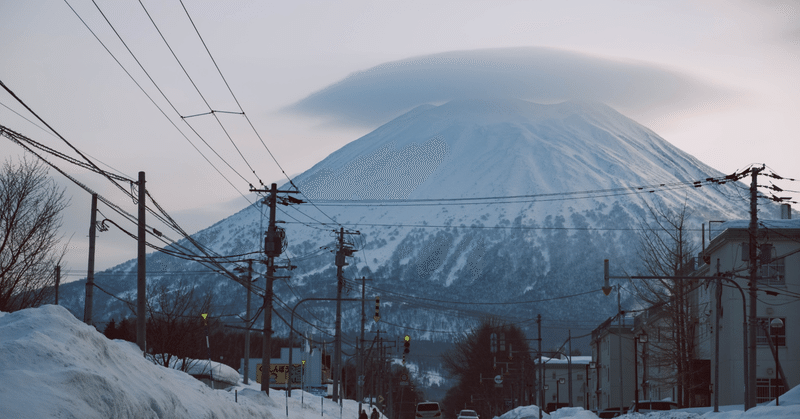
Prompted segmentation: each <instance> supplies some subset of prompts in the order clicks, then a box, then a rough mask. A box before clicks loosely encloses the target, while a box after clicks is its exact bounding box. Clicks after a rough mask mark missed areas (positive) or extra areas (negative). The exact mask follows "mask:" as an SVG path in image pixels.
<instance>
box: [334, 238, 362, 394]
mask: <svg viewBox="0 0 800 419" xmlns="http://www.w3.org/2000/svg"><path fill="white" fill-rule="evenodd" d="M345 234H361V233H359V232H358V231H356V232H345V231H344V227H341V228H340V229H339V245H338V248H337V250H336V259H335V262H336V332H335V340H336V342H335V344H334V350H333V358H334V359H333V360H332V361H331V366H332V370H333V401H334V402H339V401H341V400H340V399H341V398H340V397H339V386H340V381H341V379H342V371H341V368H342V288H343V287H344V267H345V266H347V261H346V257H348V256H353V252H355V250H353V249H352V248H351V247H347V246H345V244H344V235H345Z"/></svg>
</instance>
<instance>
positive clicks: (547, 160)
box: [62, 99, 748, 341]
mask: <svg viewBox="0 0 800 419" xmlns="http://www.w3.org/2000/svg"><path fill="white" fill-rule="evenodd" d="M722 175H723V174H722V173H720V172H718V171H716V170H714V169H712V168H711V167H709V166H707V165H705V164H703V163H702V162H700V161H698V160H697V159H695V158H694V157H692V156H690V155H688V154H686V153H684V152H682V151H681V150H679V149H677V148H675V147H673V146H672V145H670V144H669V143H668V142H667V141H665V140H664V139H662V138H661V137H659V136H658V135H657V134H655V133H654V132H652V131H650V130H649V129H647V128H645V127H643V126H641V125H639V124H638V123H636V122H635V121H633V120H631V119H629V118H627V117H625V116H623V115H621V114H619V113H618V112H616V111H615V110H613V109H611V108H609V107H607V106H605V105H603V104H600V103H589V102H565V103H559V104H550V105H543V104H535V103H530V102H526V101H521V100H506V99H504V100H496V101H492V100H466V99H464V100H456V101H451V102H447V103H444V104H441V105H438V106H434V105H424V106H420V107H418V108H416V109H413V110H412V111H410V112H408V113H406V114H404V115H402V116H400V117H398V118H396V119H394V120H392V121H390V122H388V123H386V124H385V125H383V126H381V127H379V128H378V129H376V130H375V131H373V132H371V133H370V134H368V135H365V136H364V137H362V138H359V139H357V140H355V141H353V142H351V143H350V144H348V145H346V146H344V147H342V148H341V149H339V150H338V151H336V152H334V153H332V154H331V155H330V156H328V157H327V158H325V159H324V160H322V161H320V162H319V163H318V164H317V165H315V166H314V167H312V168H311V169H309V170H308V171H306V172H304V173H302V174H301V175H299V176H297V177H296V178H295V179H294V184H295V185H297V186H298V187H299V189H300V190H301V191H302V192H303V195H301V196H298V197H299V198H302V199H307V200H310V201H311V203H310V204H309V203H306V204H302V205H292V206H288V207H284V206H279V213H278V219H279V220H280V221H283V222H285V223H281V224H279V225H280V226H282V227H283V228H285V230H286V237H287V243H288V248H287V250H286V251H285V252H284V254H283V255H282V257H285V258H288V259H289V260H290V264H292V265H296V266H297V269H295V270H294V271H292V272H291V278H290V279H285V280H279V281H276V283H275V291H276V296H277V302H276V307H277V309H278V310H279V312H282V314H281V315H282V316H283V317H284V318H286V319H288V311H289V309H291V308H292V307H293V306H294V305H295V304H296V303H297V302H298V301H299V300H301V299H303V298H307V297H333V296H335V291H336V267H335V265H334V256H333V253H332V252H333V250H334V248H335V241H336V234H335V231H338V230H339V229H340V228H342V227H343V228H345V229H346V230H349V231H356V230H357V231H359V232H360V235H347V236H346V241H348V242H350V243H352V244H353V245H354V247H355V248H356V249H357V250H358V252H357V253H356V257H355V258H354V259H352V260H351V261H350V265H349V266H347V267H346V268H345V277H346V278H347V279H348V281H347V284H348V287H347V289H348V292H349V293H348V295H347V297H350V298H353V297H360V288H359V287H358V286H357V285H360V283H361V281H356V280H357V279H360V278H362V277H366V278H369V279H370V280H369V281H367V289H368V291H367V296H368V299H369V300H371V299H372V297H373V296H374V295H380V296H381V302H382V308H381V310H382V311H381V321H380V322H379V323H378V324H377V325H376V324H375V322H373V321H369V322H368V325H369V327H370V328H371V330H375V329H376V327H378V326H379V327H380V328H381V330H383V331H386V330H387V329H389V330H395V331H398V332H399V333H405V332H409V331H413V333H414V335H415V338H416V339H429V340H434V341H449V340H452V338H453V337H454V336H456V335H457V334H458V333H460V332H461V331H463V330H464V329H465V328H466V327H469V326H470V325H472V324H474V322H475V321H477V320H479V319H481V318H484V317H486V316H487V315H488V314H487V313H491V314H492V315H496V316H502V317H504V318H506V319H508V320H509V321H516V322H520V324H521V325H523V326H524V327H528V326H534V324H533V322H532V321H530V319H532V318H534V317H535V316H536V315H537V314H542V316H543V324H545V325H546V324H550V325H554V324H558V325H565V324H569V322H571V324H574V325H575V327H583V328H589V329H591V328H592V327H594V326H592V325H593V324H596V323H599V321H601V320H602V319H603V318H604V317H603V316H606V315H609V314H610V313H612V312H613V311H615V310H616V302H615V301H611V299H610V298H607V297H603V296H602V294H601V293H599V292H590V291H592V290H597V289H599V287H600V285H601V282H602V261H603V259H611V260H613V261H614V262H613V263H614V265H615V266H619V267H624V268H625V269H627V270H628V271H629V272H630V271H635V270H636V269H637V267H638V261H637V259H636V256H635V253H636V241H637V237H638V236H637V232H636V231H635V229H636V227H637V226H638V217H639V216H640V215H641V214H643V206H644V205H645V203H647V202H652V201H653V200H658V201H660V202H661V203H662V204H664V205H669V206H680V205H683V204H684V203H686V204H687V205H688V206H689V207H690V208H691V216H692V223H693V225H694V226H696V228H697V229H698V230H699V229H700V224H701V223H702V222H705V221H707V220H720V219H732V218H744V217H745V216H746V211H747V209H748V206H747V203H746V202H744V201H742V199H741V198H740V196H739V194H738V192H739V190H740V189H741V188H742V187H743V186H742V185H735V184H731V183H728V184H724V185H712V186H704V187H692V186H691V185H689V183H690V182H692V181H698V180H705V179H707V178H710V177H718V176H722ZM639 187H643V188H639ZM290 188H291V185H282V186H280V189H281V190H286V189H290ZM651 191H652V192H651ZM266 214H267V211H266V206H264V205H260V203H259V204H256V205H253V206H250V207H247V208H245V209H243V210H242V211H240V212H238V213H236V214H234V215H232V216H230V217H228V218H226V219H224V220H222V221H220V222H218V223H217V224H214V225H213V226H211V227H209V228H207V229H205V230H203V231H201V232H199V233H197V234H196V235H194V238H195V239H196V240H198V241H199V242H201V243H203V245H205V246H207V247H208V248H210V249H213V250H214V251H216V252H217V253H219V254H222V255H232V254H244V253H248V252H253V251H258V250H259V249H261V248H262V247H263V243H262V241H263V237H264V235H263V231H264V230H265V228H266V225H267V219H266ZM697 240H698V241H699V240H700V238H699V232H698V234H697ZM183 244H184V245H186V244H185V243H183ZM256 257H257V256H256ZM282 263H283V262H282ZM242 265H243V264H241V263H240V264H239V266H242ZM147 266H148V270H149V271H151V272H150V273H149V274H148V281H150V282H151V283H159V282H166V283H170V284H177V283H178V282H180V281H184V283H191V284H198V285H202V286H203V287H209V288H210V289H213V291H214V293H215V296H216V299H217V300H216V302H217V304H219V314H223V313H224V314H232V313H237V314H238V313H242V312H243V311H244V295H245V293H244V289H243V287H242V286H241V285H239V284H237V283H236V282H233V281H231V280H230V279H228V278H226V277H225V276H223V275H220V274H218V273H214V272H210V271H209V269H208V268H205V267H202V266H200V265H198V264H197V263H195V262H189V261H185V260H181V259H176V258H174V257H170V256H167V255H165V254H161V253H156V254H152V255H150V256H149V257H148V264H147ZM256 266H257V267H258V269H259V270H260V271H261V272H263V270H264V269H263V265H260V264H256ZM231 267H232V266H231ZM135 269H136V267H135V261H130V262H127V263H124V264H121V265H119V266H117V267H115V268H113V269H110V270H108V271H106V272H103V273H100V274H98V275H97V278H98V279H97V282H98V284H100V285H101V286H102V287H104V289H106V290H108V291H110V292H111V293H114V294H116V295H117V296H119V297H122V298H129V299H132V298H134V297H135V289H136V286H135V280H133V278H134V277H135ZM278 274H279V275H287V274H288V271H279V272H278ZM82 284H83V282H81V283H76V284H74V285H73V291H72V292H71V293H70V292H67V291H65V292H64V293H63V295H65V296H67V297H62V299H63V300H64V301H67V303H66V305H67V306H68V307H70V309H71V310H72V311H73V313H82V310H83V308H82V307H83V285H82ZM258 284H263V281H260V282H258ZM262 286H263V285H262ZM575 294H583V295H579V296H575V297H571V298H561V297H564V296H570V295H575ZM95 295H96V298H97V301H96V303H95V309H94V311H95V313H97V314H96V316H100V317H102V318H106V319H108V318H111V317H116V318H117V319H119V318H121V317H124V316H128V315H130V312H129V311H128V309H127V308H125V307H124V305H123V304H122V303H120V302H119V301H117V300H115V299H111V298H109V297H108V296H106V295H105V294H103V293H96V294H95ZM343 306H344V311H345V321H344V322H343V325H344V328H345V330H346V331H349V332H354V331H355V330H356V329H357V328H358V326H359V320H360V304H355V303H349V304H348V303H345V304H344V305H343ZM370 306H371V305H370V304H368V307H369V308H368V317H372V311H371V310H372V309H371V307H370ZM332 312H333V303H308V304H305V305H304V307H303V309H302V310H298V313H300V314H301V315H302V317H303V319H304V320H306V321H308V322H311V323H314V324H316V325H317V326H318V327H320V328H321V329H324V330H332V329H333V319H332V315H331V313H332ZM228 319H229V321H230V322H235V321H238V320H237V319H235V318H228ZM275 321H276V324H275V327H276V329H277V330H279V331H280V330H286V328H285V327H282V325H279V324H278V323H277V322H279V320H278V319H277V318H276V320H275ZM526 321H527V322H526ZM298 323H299V324H304V323H303V322H302V321H300V320H298ZM296 324H297V323H296ZM300 327H301V329H309V330H310V331H314V329H312V328H311V327H309V326H300ZM566 327H569V326H565V327H564V328H566ZM573 329H574V328H573ZM316 333H317V334H320V333H321V332H320V331H316ZM532 336H533V334H532Z"/></svg>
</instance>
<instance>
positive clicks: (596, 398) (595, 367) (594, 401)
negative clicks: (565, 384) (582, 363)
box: [586, 361, 600, 411]
mask: <svg viewBox="0 0 800 419" xmlns="http://www.w3.org/2000/svg"><path fill="white" fill-rule="evenodd" d="M589 369H590V370H594V387H595V391H594V393H595V394H594V398H593V399H592V406H594V409H595V410H597V411H599V410H600V406H599V404H600V364H598V363H597V362H595V361H589ZM586 376H587V377H588V376H589V373H588V372H587V373H586ZM587 390H588V389H587Z"/></svg>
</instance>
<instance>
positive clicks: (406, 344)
mask: <svg viewBox="0 0 800 419" xmlns="http://www.w3.org/2000/svg"><path fill="white" fill-rule="evenodd" d="M403 340H404V342H403V364H405V363H406V354H408V351H409V348H410V347H411V336H408V335H406V336H405V337H404V338H403Z"/></svg>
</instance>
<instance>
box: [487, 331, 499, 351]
mask: <svg viewBox="0 0 800 419" xmlns="http://www.w3.org/2000/svg"><path fill="white" fill-rule="evenodd" d="M489 352H491V353H495V352H497V333H492V334H491V335H489Z"/></svg>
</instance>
